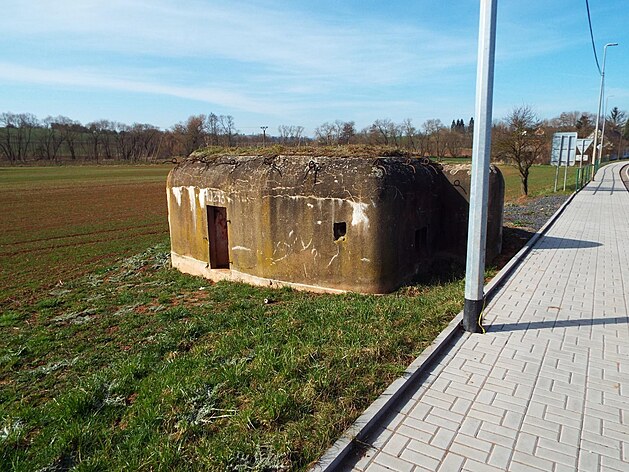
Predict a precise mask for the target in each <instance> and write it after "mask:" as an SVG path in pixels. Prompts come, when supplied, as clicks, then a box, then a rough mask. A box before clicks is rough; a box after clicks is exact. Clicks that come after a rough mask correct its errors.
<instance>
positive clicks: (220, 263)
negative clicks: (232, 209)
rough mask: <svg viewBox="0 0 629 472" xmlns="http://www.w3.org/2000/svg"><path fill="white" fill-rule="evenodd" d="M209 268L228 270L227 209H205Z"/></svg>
mask: <svg viewBox="0 0 629 472" xmlns="http://www.w3.org/2000/svg"><path fill="white" fill-rule="evenodd" d="M207 225H208V241H209V243H210V267H211V268H212V269H229V241H228V238H227V208H225V207H217V206H208V207H207Z"/></svg>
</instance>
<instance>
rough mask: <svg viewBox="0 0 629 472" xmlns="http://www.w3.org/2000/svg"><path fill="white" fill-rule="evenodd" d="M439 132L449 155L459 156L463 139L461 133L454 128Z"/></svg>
mask: <svg viewBox="0 0 629 472" xmlns="http://www.w3.org/2000/svg"><path fill="white" fill-rule="evenodd" d="M441 133H443V141H444V142H445V146H446V149H447V151H448V154H450V157H458V156H460V155H461V149H462V148H463V141H464V139H463V138H464V136H463V133H462V132H460V131H457V130H456V129H455V130H454V131H447V130H442V131H441Z"/></svg>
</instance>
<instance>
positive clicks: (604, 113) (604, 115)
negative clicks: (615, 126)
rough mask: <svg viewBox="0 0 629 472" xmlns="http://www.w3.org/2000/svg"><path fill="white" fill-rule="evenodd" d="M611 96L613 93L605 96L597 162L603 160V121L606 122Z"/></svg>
mask: <svg viewBox="0 0 629 472" xmlns="http://www.w3.org/2000/svg"><path fill="white" fill-rule="evenodd" d="M611 97H613V95H610V96H609V97H605V107H603V129H602V130H601V152H600V153H599V156H598V162H599V163H601V162H603V161H602V159H603V146H604V144H603V143H604V142H605V123H607V105H608V104H609V99H610V98H611Z"/></svg>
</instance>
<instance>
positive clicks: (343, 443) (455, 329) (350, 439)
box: [310, 191, 578, 472]
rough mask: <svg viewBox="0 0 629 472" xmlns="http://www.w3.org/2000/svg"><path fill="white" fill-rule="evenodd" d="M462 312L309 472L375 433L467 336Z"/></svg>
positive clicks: (509, 268) (326, 470) (509, 269)
mask: <svg viewBox="0 0 629 472" xmlns="http://www.w3.org/2000/svg"><path fill="white" fill-rule="evenodd" d="M577 193H578V191H577V192H574V193H573V194H572V195H570V197H568V199H567V200H566V201H565V202H564V203H563V205H561V207H559V209H558V210H557V211H556V212H555V213H554V214H553V215H552V216H551V217H550V218H549V220H548V221H547V222H546V224H544V226H542V227H541V228H540V230H539V231H537V232H536V233H535V234H534V235H533V236H532V237H531V239H529V241H528V242H527V243H526V244H525V246H524V247H523V248H522V249H520V251H518V253H517V254H516V255H515V256H513V257H512V258H511V260H510V261H509V262H508V263H507V264H506V265H505V266H504V267H503V268H502V269H501V270H500V271H499V272H498V273H497V274H496V275H495V277H494V278H492V279H491V281H490V282H489V283H488V284H487V285H486V286H485V298H486V302H487V303H489V302H490V301H491V299H493V298H494V297H495V295H496V293H497V292H498V289H499V288H500V287H502V285H504V283H505V282H506V281H507V280H508V278H509V276H510V275H511V274H512V273H513V271H514V270H515V269H516V267H517V266H518V264H519V263H520V262H521V261H522V260H523V259H524V257H526V255H527V254H528V253H529V252H530V251H531V249H532V248H533V246H534V245H535V244H536V243H537V241H538V240H539V239H540V238H541V237H542V236H543V235H544V234H545V233H546V232H547V231H548V229H549V228H550V227H551V226H552V225H553V223H554V222H555V221H556V220H557V218H559V216H560V215H561V214H562V213H563V212H564V210H565V208H566V207H567V206H568V205H569V204H570V202H572V200H573V199H574V197H575V195H576V194H577ZM462 320H463V312H462V311H461V312H460V313H459V314H458V315H456V316H455V317H454V318H453V319H452V321H451V322H450V323H449V324H448V326H447V327H446V328H445V329H444V330H443V331H442V332H441V333H439V335H438V336H437V337H436V338H435V340H434V341H433V342H432V344H431V345H430V346H428V347H427V348H426V349H425V350H424V351H423V352H422V353H421V354H420V355H419V356H418V357H417V358H416V359H415V360H414V361H413V362H412V363H411V364H410V365H409V366H408V367H407V368H406V370H405V371H404V373H403V374H402V376H401V377H399V378H397V379H396V380H394V381H393V383H391V384H390V385H389V386H388V387H387V389H386V390H385V391H384V392H383V393H382V394H381V395H380V396H379V397H378V398H377V399H376V400H375V401H374V402H373V403H372V404H371V405H369V407H368V408H367V409H366V410H365V411H364V412H363V413H362V414H361V415H360V416H359V417H358V419H357V420H356V421H355V422H354V423H353V424H352V425H351V426H350V427H349V428H348V429H347V430H345V432H344V433H343V434H342V435H341V437H340V438H339V439H338V440H337V441H336V442H335V443H334V444H333V445H332V446H331V447H330V448H329V449H328V450H327V451H326V452H325V453H324V454H323V456H321V458H320V459H319V461H318V462H317V463H316V464H315V465H314V466H313V467H312V468H311V469H310V472H332V471H334V470H336V468H337V467H338V466H340V465H341V464H342V462H343V460H344V459H345V458H346V457H347V456H348V454H349V453H350V452H352V450H353V449H354V447H355V446H356V443H357V442H361V441H365V440H366V438H367V436H369V434H370V433H371V432H372V431H373V430H374V427H375V426H376V425H377V424H378V423H379V421H380V420H381V419H382V418H384V417H385V416H386V415H387V414H388V413H389V412H391V411H392V409H393V407H394V406H395V405H396V404H397V402H398V400H399V399H400V398H402V397H403V396H404V395H405V394H406V393H407V392H408V390H409V388H410V387H411V386H412V385H413V384H414V383H415V382H416V381H417V379H419V378H420V377H421V376H422V375H423V374H424V373H425V372H426V371H427V370H428V369H429V368H430V367H432V365H431V364H432V361H433V360H434V359H435V357H437V356H439V355H441V354H443V353H444V352H445V350H446V349H447V348H448V347H449V346H450V344H451V342H452V341H453V340H454V339H457V338H458V337H460V336H465V335H469V334H468V333H465V332H464V331H463V329H462V328H461V322H462Z"/></svg>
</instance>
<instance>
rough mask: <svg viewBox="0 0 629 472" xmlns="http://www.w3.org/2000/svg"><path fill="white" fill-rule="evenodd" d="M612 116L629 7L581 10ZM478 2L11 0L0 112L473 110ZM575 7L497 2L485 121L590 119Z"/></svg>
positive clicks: (543, 0)
mask: <svg viewBox="0 0 629 472" xmlns="http://www.w3.org/2000/svg"><path fill="white" fill-rule="evenodd" d="M590 7H591V11H592V21H593V27H594V34H595V40H596V44H597V47H598V50H599V60H601V61H602V49H603V45H604V44H605V43H607V42H618V43H620V46H619V47H616V48H609V49H608V55H607V68H606V82H607V95H608V96H610V98H609V106H610V108H611V107H612V106H618V107H619V108H620V109H624V110H627V109H629V28H627V19H629V15H628V12H629V2H627V0H590ZM478 10H479V1H478V0H448V1H444V0H395V1H391V2H384V1H382V0H360V1H359V0H344V1H340V0H339V1H331V0H317V1H310V0H302V1H298V0H294V1H288V0H284V1H272V0H260V1H238V0H223V1H214V0H176V1H175V0H172V1H167V0H141V1H133V0H106V1H101V0H53V1H48V0H40V1H35V0H21V1H14V2H6V5H4V6H3V13H2V15H1V17H0V112H2V111H12V112H15V113H19V112H31V113H34V114H35V115H37V116H38V117H40V118H44V117H45V116H47V115H66V116H69V117H70V118H73V119H76V120H80V121H81V122H83V123H86V122H89V121H94V120H98V119H109V120H114V121H121V122H125V123H128V124H132V123H134V122H139V123H151V124H154V125H156V126H159V127H162V128H167V127H170V126H171V125H173V124H174V123H176V122H179V121H182V120H185V119H186V118H187V117H188V116H189V115H192V114H199V113H210V112H214V113H216V114H224V115H232V116H233V117H234V119H235V122H236V126H237V128H238V129H239V130H240V131H241V132H243V133H246V134H249V133H255V132H259V127H260V126H262V125H265V126H269V128H270V129H269V131H271V130H272V131H273V133H274V134H275V133H276V132H277V127H278V125H283V124H284V125H301V126H304V127H305V130H306V133H307V134H310V135H311V134H312V132H313V130H314V128H315V127H316V126H318V125H319V124H321V123H323V122H325V121H334V120H336V119H340V120H352V121H355V122H356V125H357V127H358V128H362V127H364V126H367V125H369V124H370V123H372V122H373V121H374V120H375V119H378V118H389V119H391V120H393V121H396V122H401V121H402V120H404V119H405V118H411V119H412V120H413V123H414V124H415V125H416V126H420V125H421V124H422V123H423V122H424V121H425V120H427V119H430V118H439V119H441V120H442V121H443V122H444V123H446V124H449V123H450V122H451V121H452V120H453V119H458V118H463V119H464V120H465V121H466V122H467V120H469V118H470V117H471V116H472V115H473V113H474V109H473V108H474V91H475V76H476V48H477V35H478ZM599 83H600V76H599V75H598V71H597V70H596V66H595V63H594V58H593V53H592V47H591V43H590V37H589V32H588V25H587V16H586V9H585V1H584V0H527V1H519V0H503V1H501V2H499V5H498V29H497V45H496V75H495V90H494V118H500V117H502V116H504V115H505V114H507V113H508V111H509V110H510V109H512V108H513V107H514V106H519V105H522V104H526V105H530V106H531V107H533V108H534V109H535V110H536V111H537V113H538V115H539V116H540V117H542V118H551V117H553V116H556V115H558V114H559V113H560V112H562V111H572V110H580V111H591V112H595V111H596V106H597V103H598V102H597V100H598V88H599Z"/></svg>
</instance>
